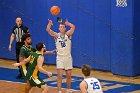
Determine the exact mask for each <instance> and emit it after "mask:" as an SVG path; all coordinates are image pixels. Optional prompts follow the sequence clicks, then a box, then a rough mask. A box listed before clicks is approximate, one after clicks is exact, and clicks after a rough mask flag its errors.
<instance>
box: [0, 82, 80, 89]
mask: <svg viewBox="0 0 140 93" xmlns="http://www.w3.org/2000/svg"><path fill="white" fill-rule="evenodd" d="M0 81H4V82H10V83H17V84H26V83H22V82H14V81H7V80H0ZM49 87H52V86H49ZM52 88H57V87H52ZM62 89H66V88H62ZM70 90H71V91H79V90H74V89H70Z"/></svg>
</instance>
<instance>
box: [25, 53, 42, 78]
mask: <svg viewBox="0 0 140 93" xmlns="http://www.w3.org/2000/svg"><path fill="white" fill-rule="evenodd" d="M39 56H43V55H42V54H37V53H36V52H33V53H32V54H31V55H30V65H29V67H28V69H27V74H26V79H27V80H29V79H30V78H31V76H32V78H34V79H36V78H38V72H39V71H38V67H37V59H38V57H39Z"/></svg>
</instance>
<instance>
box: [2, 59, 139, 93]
mask: <svg viewBox="0 0 140 93" xmlns="http://www.w3.org/2000/svg"><path fill="white" fill-rule="evenodd" d="M15 62H16V61H13V60H5V59H0V68H1V69H2V68H4V69H5V68H6V69H8V71H9V72H4V73H9V74H10V69H11V70H12V69H14V70H17V68H14V67H13V66H12V65H11V64H13V63H15ZM44 68H45V69H47V70H48V71H51V72H52V73H53V74H57V73H56V67H55V66H50V65H48V66H47V65H44ZM2 70H3V69H2ZM2 70H1V71H0V73H1V74H0V75H3V73H2V72H3V71H2ZM72 76H73V77H74V78H75V77H79V78H80V79H79V80H82V79H81V78H82V74H81V70H80V69H79V68H74V69H73V72H72ZM92 76H94V77H96V78H98V79H99V80H101V85H102V88H103V91H104V93H140V76H137V77H124V76H118V75H113V74H112V73H110V72H102V71H94V70H93V71H92ZM13 77H16V74H14V75H13ZM6 78H9V77H7V76H5V77H2V76H0V93H24V87H25V83H24V82H20V81H19V82H17V81H16V82H15V81H14V80H7V79H6ZM77 81H78V80H77ZM73 82H76V80H75V81H74V80H73ZM51 83H52V82H51ZM55 83H56V82H55ZM79 83H80V81H78V82H77V83H72V86H74V87H75V86H76V87H77V88H76V89H72V93H80V90H79ZM55 85H56V84H55ZM131 85H133V86H131ZM48 86H49V93H57V88H56V86H51V85H48ZM134 86H136V87H134ZM126 88H127V89H126ZM123 89H124V90H123ZM33 90H35V91H34V92H33V93H41V89H39V88H34V89H33ZM65 91H66V89H65V87H63V92H64V93H65Z"/></svg>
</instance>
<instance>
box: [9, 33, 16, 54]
mask: <svg viewBox="0 0 140 93" xmlns="http://www.w3.org/2000/svg"><path fill="white" fill-rule="evenodd" d="M14 38H15V34H13V33H12V35H11V37H10V43H9V48H8V49H9V51H11V48H12V44H13V41H14Z"/></svg>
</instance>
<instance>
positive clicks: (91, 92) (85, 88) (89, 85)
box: [80, 65, 103, 93]
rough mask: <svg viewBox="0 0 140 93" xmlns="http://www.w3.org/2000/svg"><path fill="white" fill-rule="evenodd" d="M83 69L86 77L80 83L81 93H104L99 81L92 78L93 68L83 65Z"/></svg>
mask: <svg viewBox="0 0 140 93" xmlns="http://www.w3.org/2000/svg"><path fill="white" fill-rule="evenodd" d="M81 69H82V73H83V77H84V80H83V81H82V82H81V83H80V90H81V93H103V91H102V87H101V85H100V82H99V80H98V79H96V78H94V77H91V76H90V72H91V67H90V66H88V65H83V66H82V68H81Z"/></svg>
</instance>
